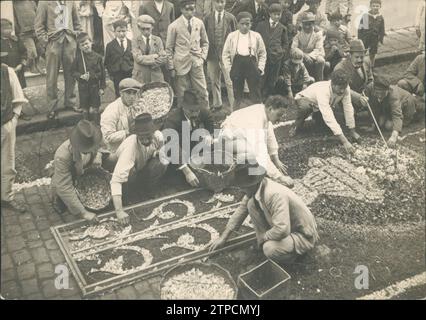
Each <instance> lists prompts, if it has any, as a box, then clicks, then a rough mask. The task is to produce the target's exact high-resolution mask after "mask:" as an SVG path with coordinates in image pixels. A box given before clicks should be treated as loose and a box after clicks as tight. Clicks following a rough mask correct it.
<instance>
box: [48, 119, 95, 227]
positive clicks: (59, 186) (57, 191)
mask: <svg viewBox="0 0 426 320" xmlns="http://www.w3.org/2000/svg"><path fill="white" fill-rule="evenodd" d="M101 143H102V132H101V130H100V129H99V127H98V126H96V125H94V124H93V123H91V122H90V121H88V120H81V121H80V122H79V123H77V125H76V126H75V127H74V129H73V130H72V132H71V135H70V137H69V139H68V140H66V141H65V142H64V143H62V144H61V146H60V147H59V148H58V149H57V150H56V152H55V156H54V164H53V167H54V173H53V176H52V184H51V185H52V195H53V203H52V205H53V207H54V209H55V210H56V211H57V212H58V213H62V212H64V211H65V210H66V209H68V211H69V212H70V213H71V214H72V215H75V216H81V217H82V218H83V219H86V220H88V221H92V222H93V221H96V220H97V218H96V215H95V214H94V213H92V212H89V211H87V210H86V209H85V208H84V206H83V204H82V203H81V201H80V199H79V197H78V195H77V193H76V191H75V186H74V183H75V179H76V178H77V177H78V176H81V175H82V174H83V173H84V169H86V168H88V167H90V166H100V165H101V164H102V153H101V152H100V151H99V148H100V145H101Z"/></svg>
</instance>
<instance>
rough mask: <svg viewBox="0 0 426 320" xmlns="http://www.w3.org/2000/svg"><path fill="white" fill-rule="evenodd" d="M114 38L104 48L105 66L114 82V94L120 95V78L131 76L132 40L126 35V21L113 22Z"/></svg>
mask: <svg viewBox="0 0 426 320" xmlns="http://www.w3.org/2000/svg"><path fill="white" fill-rule="evenodd" d="M113 27H114V33H115V39H114V40H112V41H111V42H109V43H108V44H107V46H106V50H105V67H106V69H107V70H108V74H109V76H110V78H112V81H113V82H114V90H115V96H116V97H117V98H118V97H119V96H120V90H119V88H118V85H119V83H120V81H121V80H123V79H126V78H131V77H132V71H133V54H132V42H131V41H130V40H129V39H128V38H127V37H126V34H127V22H126V21H124V20H118V21H116V22H114V24H113Z"/></svg>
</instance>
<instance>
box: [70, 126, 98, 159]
mask: <svg viewBox="0 0 426 320" xmlns="http://www.w3.org/2000/svg"><path fill="white" fill-rule="evenodd" d="M70 141H71V145H72V147H73V148H74V149H75V150H78V151H80V152H84V153H86V152H93V151H95V150H97V149H98V148H99V146H100V144H101V142H102V131H101V129H100V128H99V127H97V126H96V125H94V124H93V123H92V122H90V121H88V120H80V121H79V122H78V123H77V125H76V126H75V127H74V129H73V130H72V132H71V135H70Z"/></svg>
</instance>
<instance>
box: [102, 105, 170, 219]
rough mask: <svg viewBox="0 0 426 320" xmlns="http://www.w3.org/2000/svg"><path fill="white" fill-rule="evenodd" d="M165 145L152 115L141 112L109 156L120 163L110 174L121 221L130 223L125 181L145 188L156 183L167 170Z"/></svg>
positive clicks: (113, 196)
mask: <svg viewBox="0 0 426 320" xmlns="http://www.w3.org/2000/svg"><path fill="white" fill-rule="evenodd" d="M163 145H164V139H163V134H162V133H161V132H160V131H158V130H157V129H156V128H155V125H154V122H153V120H152V116H151V115H150V114H149V113H142V114H140V115H138V116H137V117H136V118H135V126H134V129H133V130H132V135H130V136H129V137H128V138H126V140H124V141H123V143H122V144H121V145H120V146H119V147H118V149H117V151H116V152H115V153H113V154H111V155H110V160H111V161H113V162H115V161H116V163H117V164H116V165H115V168H114V172H113V174H112V178H111V195H112V201H113V203H114V208H115V212H116V214H117V218H118V221H119V222H120V223H121V224H127V223H129V215H128V214H127V213H126V212H125V211H124V210H123V200H122V193H123V192H122V191H123V190H122V189H123V184H126V185H127V186H128V187H130V185H132V184H134V183H138V188H140V187H142V188H143V189H144V191H147V190H149V188H151V187H152V186H153V185H155V184H157V183H158V182H159V180H160V179H161V177H162V176H163V175H164V173H165V172H166V170H167V164H165V161H163V160H160V149H161V147H162V146H163Z"/></svg>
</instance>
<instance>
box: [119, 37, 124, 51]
mask: <svg viewBox="0 0 426 320" xmlns="http://www.w3.org/2000/svg"><path fill="white" fill-rule="evenodd" d="M120 42H121V49H123V51H124V39H121V40H120Z"/></svg>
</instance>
